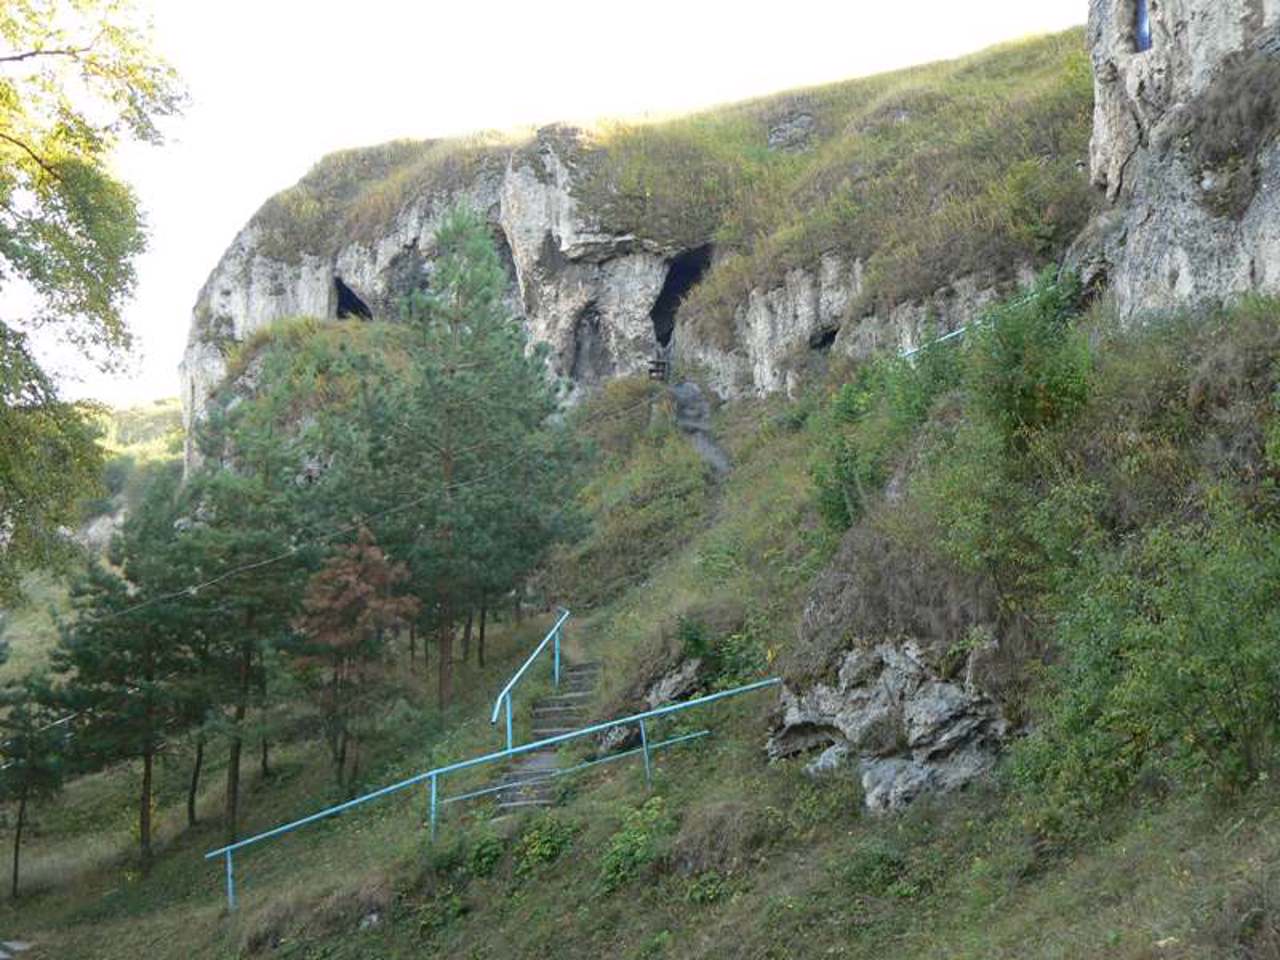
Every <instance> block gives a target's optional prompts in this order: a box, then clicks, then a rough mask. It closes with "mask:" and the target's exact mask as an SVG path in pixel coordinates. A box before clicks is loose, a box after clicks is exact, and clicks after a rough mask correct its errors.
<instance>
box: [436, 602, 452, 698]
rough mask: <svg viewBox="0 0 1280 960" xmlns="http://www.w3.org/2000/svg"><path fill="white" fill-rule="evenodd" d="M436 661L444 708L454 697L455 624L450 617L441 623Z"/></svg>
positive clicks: (440, 696) (440, 694)
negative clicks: (450, 620)
mask: <svg viewBox="0 0 1280 960" xmlns="http://www.w3.org/2000/svg"><path fill="white" fill-rule="evenodd" d="M436 663H437V664H438V665H439V666H438V669H439V672H440V687H439V699H440V709H441V710H443V709H444V708H445V707H447V706H449V701H450V700H452V699H453V624H452V623H450V622H449V619H448V617H446V618H445V619H444V621H443V622H442V623H441V625H440V649H439V650H438V651H437V652H436Z"/></svg>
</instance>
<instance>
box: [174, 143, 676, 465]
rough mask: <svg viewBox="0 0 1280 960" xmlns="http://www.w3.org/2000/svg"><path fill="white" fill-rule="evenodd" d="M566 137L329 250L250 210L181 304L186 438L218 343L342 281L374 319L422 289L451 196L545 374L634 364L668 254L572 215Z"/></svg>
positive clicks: (422, 199) (576, 374)
mask: <svg viewBox="0 0 1280 960" xmlns="http://www.w3.org/2000/svg"><path fill="white" fill-rule="evenodd" d="M575 144H576V134H575V132H574V131H571V130H565V129H563V128H548V129H547V130H544V131H542V132H541V133H540V134H539V136H538V137H537V138H535V139H534V140H533V141H532V142H530V143H529V144H526V145H523V146H522V147H520V148H518V149H511V150H507V151H505V152H504V153H502V154H498V153H495V154H494V155H493V156H491V157H489V158H487V161H486V162H480V163H478V164H476V165H475V167H474V169H473V170H472V171H470V173H469V175H468V176H467V177H465V178H463V179H462V180H461V181H459V182H453V183H449V184H442V185H440V186H438V187H436V188H434V189H431V190H427V191H426V192H424V193H422V194H421V195H419V196H417V197H416V198H414V199H412V200H410V201H409V202H407V203H406V205H405V206H404V207H403V208H402V209H400V210H399V212H397V213H396V214H395V215H394V216H393V217H392V218H391V220H390V221H389V222H387V223H385V224H383V225H381V226H379V227H378V228H377V229H376V230H375V231H373V235H374V239H371V240H351V241H350V242H346V243H341V244H340V245H338V246H337V248H336V249H335V250H334V251H333V252H331V253H319V252H309V251H308V250H305V249H303V250H281V249H279V247H280V245H279V244H278V243H275V242H271V241H272V238H271V237H270V236H269V231H268V229H267V227H266V226H265V225H264V224H263V223H262V222H261V220H262V217H261V215H260V216H259V217H257V218H255V220H254V221H251V222H250V223H249V225H248V226H246V227H245V228H244V229H243V230H242V231H241V232H240V233H239V235H238V236H237V237H236V238H235V240H234V241H233V242H232V244H231V246H230V248H229V249H228V250H227V252H226V253H225V254H224V255H223V257H222V259H221V260H220V261H219V263H218V265H217V266H216V267H215V268H214V270H213V272H212V274H211V275H210V277H209V279H208V281H207V282H206V283H205V285H204V288H203V289H202V290H201V291H200V295H199V297H198V299H197V301H196V305H195V309H194V311H193V315H192V322H191V330H190V334H189V336H188V341H187V349H186V353H185V355H184V358H183V363H182V381H183V387H182V391H183V392H182V398H183V407H184V426H186V427H187V428H188V436H190V435H191V430H190V428H191V426H192V425H193V423H194V422H197V421H199V420H200V419H201V418H202V417H203V415H204V412H205V405H206V404H207V402H208V399H209V397H210V396H211V395H212V393H213V391H214V389H215V388H216V386H217V385H218V384H219V383H220V382H221V380H222V378H223V376H224V375H225V373H226V369H227V355H228V353H229V347H230V346H231V345H233V344H235V343H238V342H243V341H245V340H246V339H248V338H250V337H251V336H252V335H253V334H254V333H255V332H256V331H258V330H261V329H264V328H266V327H268V326H270V325H271V324H272V323H274V322H275V321H277V320H280V319H283V318H286V317H293V316H313V317H319V318H334V317H336V316H338V315H339V310H340V303H339V297H338V292H339V290H340V289H341V288H342V287H343V286H345V287H346V288H348V289H349V290H350V291H351V292H353V293H354V294H355V295H356V296H357V297H358V298H359V301H360V303H361V304H362V305H367V308H368V311H369V312H370V313H372V315H374V316H375V317H379V318H394V317H395V315H396V310H397V304H398V302H399V299H400V298H401V297H402V296H403V295H404V294H406V293H408V292H409V291H410V290H413V289H416V288H419V287H421V286H423V285H426V286H429V285H430V282H431V274H432V270H433V258H434V254H435V251H434V237H435V234H436V231H437V230H438V228H439V226H440V223H441V220H442V218H443V216H444V214H445V212H446V211H447V210H448V209H449V208H450V207H452V206H453V205H455V204H458V203H465V204H467V205H469V206H471V207H472V208H474V209H476V210H479V211H483V212H484V213H485V215H486V216H487V218H488V219H489V221H490V222H491V223H492V225H493V231H494V237H495V240H496V242H497V245H498V247H499V250H500V252H501V253H502V254H503V255H504V257H505V259H506V262H507V266H508V272H509V275H510V279H511V292H510V302H511V306H512V309H513V312H514V313H515V314H516V315H517V316H520V317H522V318H523V319H524V322H525V324H526V326H527V328H528V331H529V334H530V336H531V337H532V338H533V339H534V340H537V341H541V342H544V343H547V344H549V345H550V346H551V348H552V350H551V359H550V363H551V367H552V373H553V374H555V375H558V376H561V377H564V378H566V379H567V380H568V381H569V382H570V384H571V385H573V386H575V387H576V386H579V385H587V386H589V385H591V384H594V383H597V382H599V381H601V380H603V379H606V378H608V377H612V376H619V375H625V374H636V373H641V372H643V371H645V370H646V369H647V364H648V360H649V358H650V357H651V356H652V355H653V353H654V327H653V321H652V319H651V316H650V315H651V312H652V310H653V307H654V304H655V302H656V301H657V300H658V297H659V294H660V292H661V291H662V288H663V284H664V282H665V280H666V278H667V274H668V268H669V264H670V262H671V261H672V260H673V259H674V258H675V257H676V256H677V255H678V254H679V253H681V251H679V250H673V249H667V248H664V247H663V246H661V245H660V244H657V243H654V242H650V241H645V240H642V239H640V238H637V237H634V236H629V235H620V234H616V233H611V232H609V231H607V230H604V229H602V228H601V227H600V226H599V225H598V224H597V223H596V222H595V221H594V220H593V219H592V217H591V216H590V215H588V214H587V213H585V212H584V211H583V209H582V207H581V205H580V204H579V202H578V200H577V199H576V197H575V195H574V192H573V190H572V186H573V182H574V177H575V170H574V166H573V164H574V160H573V157H574V156H575V154H576V153H577V150H576V146H575ZM334 227H335V229H336V228H337V225H334ZM359 313H360V311H357V313H356V314H355V315H359ZM190 459H191V451H190V450H189V451H188V460H189V461H190Z"/></svg>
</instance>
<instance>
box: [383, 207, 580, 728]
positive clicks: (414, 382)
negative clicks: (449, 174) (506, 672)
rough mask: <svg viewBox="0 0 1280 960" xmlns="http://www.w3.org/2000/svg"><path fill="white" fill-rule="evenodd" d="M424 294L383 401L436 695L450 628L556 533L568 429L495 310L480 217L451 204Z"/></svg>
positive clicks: (412, 307)
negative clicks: (389, 396)
mask: <svg viewBox="0 0 1280 960" xmlns="http://www.w3.org/2000/svg"><path fill="white" fill-rule="evenodd" d="M436 243H437V245H438V247H439V251H440V255H439V257H438V259H437V261H436V269H435V272H434V273H433V275H432V288H431V290H430V291H426V292H420V293H417V294H414V295H413V296H411V297H410V298H409V299H408V300H407V302H406V304H405V309H404V319H405V322H406V323H407V324H408V325H409V327H410V329H411V330H412V331H413V333H414V342H413V345H412V366H411V376H409V377H408V378H406V384H405V387H404V389H403V390H402V392H401V394H400V395H399V396H398V397H397V398H396V404H397V407H398V413H399V416H398V417H397V418H396V420H395V421H394V423H393V428H394V430H395V434H394V436H395V443H394V445H393V447H392V450H393V457H394V461H393V465H392V470H393V471H394V474H395V475H396V476H397V478H398V479H399V484H400V488H401V489H404V490H408V489H415V490H417V491H419V495H420V499H421V500H422V501H423V503H422V505H421V507H420V508H418V509H417V510H416V511H415V513H414V514H413V515H412V516H411V517H409V518H408V521H409V524H410V526H409V528H408V529H405V530H402V531H401V535H402V536H403V538H404V541H405V542H406V543H407V544H408V545H409V563H410V566H411V568H412V570H413V575H414V582H415V586H416V588H417V589H418V590H419V591H421V593H420V595H421V596H422V597H423V599H424V607H423V610H424V620H425V621H426V622H427V624H428V625H429V626H432V627H434V629H435V631H436V635H437V638H438V645H439V655H438V657H437V662H438V664H439V668H438V669H439V700H440V704H441V706H442V707H443V706H445V705H447V704H448V703H449V701H450V699H451V696H452V661H453V636H454V631H455V627H456V625H457V624H458V623H459V622H460V620H461V619H463V618H465V617H466V616H467V614H468V612H469V611H470V610H473V609H474V608H476V607H478V606H480V605H481V604H482V603H483V602H484V598H485V597H486V596H492V595H494V594H496V593H500V592H502V591H505V590H507V589H510V587H511V586H512V585H513V584H514V582H515V581H517V580H518V579H519V578H521V577H522V576H523V575H524V574H525V573H527V572H528V570H529V569H530V567H531V565H532V563H533V562H536V559H537V558H538V557H539V556H540V555H541V552H542V551H543V550H545V548H546V546H547V545H548V544H549V543H550V542H552V541H553V540H554V539H555V538H556V537H557V535H558V534H559V532H560V530H561V524H560V518H561V517H562V516H563V510H562V507H563V505H564V504H565V503H566V502H567V501H568V500H569V499H570V496H569V494H570V482H571V477H572V466H573V463H574V460H575V455H576V446H575V444H574V442H573V438H572V437H571V436H570V434H569V433H568V431H567V430H566V429H564V428H563V427H561V426H559V425H557V424H555V423H554V422H553V414H554V413H555V411H556V408H557V403H556V394H555V385H554V384H553V383H552V382H551V381H550V379H549V378H548V376H547V366H546V352H545V348H544V347H542V346H539V347H537V348H532V349H531V348H530V346H529V343H528V340H527V336H526V334H525V332H524V329H523V328H522V326H521V324H520V323H519V321H518V320H517V319H516V318H515V317H513V316H512V314H511V312H510V310H509V309H508V307H507V304H506V300H505V295H506V288H507V278H506V275H505V273H504V271H503V268H502V265H501V262H500V261H499V259H498V255H497V251H496V250H495V248H494V245H493V241H492V239H491V237H490V235H489V231H488V229H487V227H486V225H485V223H484V221H483V220H482V219H481V218H480V217H479V216H478V215H477V214H475V213H474V212H472V211H470V210H467V209H465V208H458V209H455V210H453V211H452V212H450V213H449V214H448V215H447V216H446V218H445V220H444V222H443V223H442V225H441V227H440V230H439V232H438V233H437V234H436Z"/></svg>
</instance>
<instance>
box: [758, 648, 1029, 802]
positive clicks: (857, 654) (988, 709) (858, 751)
mask: <svg viewBox="0 0 1280 960" xmlns="http://www.w3.org/2000/svg"><path fill="white" fill-rule="evenodd" d="M782 707H783V715H782V722H781V724H780V725H779V727H778V729H777V730H776V731H775V732H774V734H773V736H772V737H771V738H770V740H769V745H768V750H769V755H770V756H771V757H775V758H776V757H785V756H790V755H792V754H796V753H800V752H803V751H809V750H814V749H816V748H819V747H822V748H825V749H823V752H822V753H821V754H820V755H819V756H818V758H817V759H816V760H814V761H813V762H811V763H810V764H809V766H808V768H807V769H808V770H809V772H810V773H811V774H814V775H821V774H824V773H829V772H831V771H833V770H835V769H838V768H839V767H841V766H842V765H844V764H845V763H846V762H850V761H856V762H857V764H858V773H859V775H860V776H861V778H862V787H863V796H864V798H865V803H866V806H867V809H868V810H871V811H877V812H878V811H886V810H899V809H902V808H903V807H905V806H907V805H908V804H910V803H911V801H912V800H914V799H915V798H916V797H917V796H919V795H920V794H921V793H924V792H930V791H937V792H945V791H948V790H953V789H955V788H956V787H960V786H963V785H965V784H967V783H969V782H970V781H972V780H973V779H975V778H976V777H978V776H980V775H982V774H984V773H986V772H987V771H988V770H990V769H991V767H992V766H993V765H994V763H995V760H996V757H997V755H998V749H999V746H1000V744H1001V742H1002V741H1003V740H1004V738H1005V737H1006V736H1007V734H1008V724H1007V723H1006V722H1005V720H1004V719H1003V718H1002V717H1001V716H1000V711H999V710H998V709H997V708H996V706H995V704H994V703H993V702H992V701H991V700H990V699H988V698H987V697H986V696H984V695H983V694H982V693H981V692H980V691H978V690H977V689H975V688H974V687H973V686H972V685H967V684H964V683H956V682H953V681H948V680H944V679H943V678H941V677H940V676H939V675H938V674H937V673H936V672H935V670H934V669H933V668H931V667H930V666H929V665H928V663H927V660H926V658H925V656H924V654H923V651H922V650H921V648H920V647H919V646H918V645H917V644H915V643H913V642H911V641H907V642H902V643H894V642H885V643H880V644H876V645H875V646H871V647H857V648H855V649H853V650H850V651H849V652H848V653H846V654H845V656H844V658H843V660H842V661H841V663H840V667H839V670H838V672H837V675H836V678H835V680H834V682H824V683H817V684H814V685H812V686H810V687H808V688H807V689H797V688H796V687H795V686H793V685H790V684H788V685H787V686H785V687H784V688H783V692H782Z"/></svg>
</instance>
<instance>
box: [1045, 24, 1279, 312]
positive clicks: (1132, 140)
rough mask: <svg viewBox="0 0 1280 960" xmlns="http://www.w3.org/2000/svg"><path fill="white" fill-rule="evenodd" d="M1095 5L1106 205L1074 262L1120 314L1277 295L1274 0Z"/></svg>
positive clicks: (1092, 37)
mask: <svg viewBox="0 0 1280 960" xmlns="http://www.w3.org/2000/svg"><path fill="white" fill-rule="evenodd" d="M1142 2H1143V3H1147V2H1149V3H1150V22H1151V46H1150V49H1147V50H1142V51H1140V50H1139V49H1138V46H1139V43H1138V38H1137V30H1136V16H1137V4H1138V0H1091V3H1090V5H1089V43H1090V47H1091V50H1092V56H1093V65H1094V87H1095V102H1094V128H1093V140H1092V143H1091V149H1090V153H1091V157H1090V160H1091V173H1092V177H1093V180H1094V183H1095V184H1096V185H1097V186H1098V187H1099V188H1100V189H1103V190H1105V191H1106V194H1107V197H1108V198H1109V199H1110V201H1111V203H1112V209H1111V210H1110V211H1109V212H1108V213H1107V214H1106V215H1104V216H1103V217H1102V218H1100V219H1099V220H1098V221H1097V222H1095V223H1094V224H1093V226H1092V227H1091V228H1090V229H1089V230H1087V231H1086V233H1085V234H1084V236H1083V237H1082V238H1081V239H1080V240H1079V241H1078V242H1077V244H1076V248H1075V250H1074V251H1073V252H1072V254H1071V255H1070V257H1069V260H1070V261H1071V262H1072V263H1073V264H1075V265H1078V266H1080V267H1081V268H1082V270H1083V272H1084V274H1085V275H1086V279H1092V280H1095V281H1098V282H1103V281H1105V282H1107V283H1109V285H1110V288H1111V290H1112V292H1113V294H1114V297H1115V301H1116V304H1117V306H1118V308H1119V310H1120V313H1121V315H1122V316H1123V317H1131V316H1135V315H1141V314H1142V313H1145V312H1147V311H1152V310H1160V309H1166V308H1169V307H1173V306H1177V305H1182V304H1187V303H1196V302H1220V301H1223V300H1226V299H1229V298H1230V297H1232V296H1234V295H1237V294H1240V293H1243V292H1245V291H1249V290H1259V291H1264V292H1278V291H1280V146H1278V145H1277V143H1276V140H1275V129H1274V125H1275V120H1274V119H1270V120H1266V121H1265V122H1264V119H1263V118H1267V117H1269V116H1270V117H1274V116H1275V113H1274V111H1275V107H1276V106H1277V104H1280V89H1277V87H1280V72H1277V67H1276V57H1277V56H1278V55H1280V54H1278V51H1280V0H1158V2H1157V0H1142Z"/></svg>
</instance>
